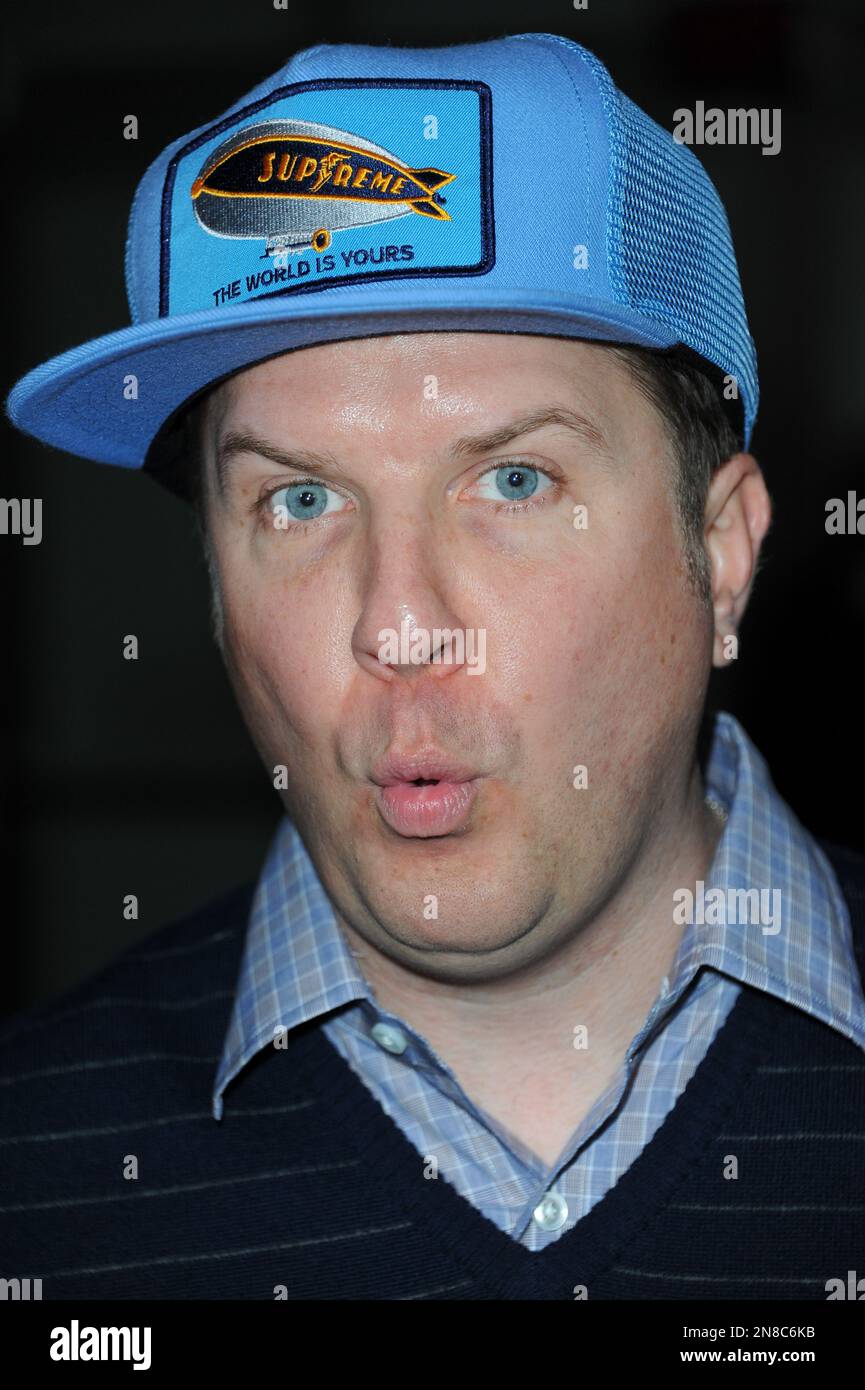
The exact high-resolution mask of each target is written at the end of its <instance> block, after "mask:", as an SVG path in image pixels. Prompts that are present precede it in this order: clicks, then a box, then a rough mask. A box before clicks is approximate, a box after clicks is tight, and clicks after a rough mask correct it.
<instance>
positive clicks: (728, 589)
mask: <svg viewBox="0 0 865 1390" xmlns="http://www.w3.org/2000/svg"><path fill="white" fill-rule="evenodd" d="M705 515H706V520H705V530H704V537H705V543H706V551H707V554H708V555H709V559H710V562H711V569H712V606H713V610H714V616H715V643H714V651H713V655H712V664H713V665H714V666H727V665H728V664H729V661H730V650H729V649H730V645H731V644H730V642H729V640H728V639H729V638H731V637H736V636H737V635H738V629H739V624H740V623H741V621H742V616H743V614H744V612H745V609H746V607H747V605H748V598H749V596H750V593H751V585H752V584H753V582H754V575H755V574H756V571H757V560H758V558H759V555H760V547H761V546H762V544H763V537H764V536H765V535H766V532H767V531H768V529H769V525H770V523H771V520H772V502H771V499H770V497H769V493H768V490H767V488H766V484H765V481H764V479H763V474H762V472H761V470H760V465H759V464H758V462H757V460H756V459H755V458H754V456H753V454H734V456H733V457H732V458H730V459H728V460H727V462H726V463H725V464H723V465H722V466H721V468H719V469H718V471H717V473H716V474H715V476H714V478H713V479H712V482H711V484H710V487H709V493H708V496H707V498H706V514H705ZM734 645H735V644H734Z"/></svg>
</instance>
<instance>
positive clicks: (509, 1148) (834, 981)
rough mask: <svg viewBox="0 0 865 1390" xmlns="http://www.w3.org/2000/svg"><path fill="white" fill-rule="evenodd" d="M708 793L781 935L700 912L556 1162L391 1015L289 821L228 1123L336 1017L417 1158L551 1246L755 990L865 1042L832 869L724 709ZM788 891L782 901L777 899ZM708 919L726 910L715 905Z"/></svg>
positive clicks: (518, 1234) (617, 1172)
mask: <svg viewBox="0 0 865 1390" xmlns="http://www.w3.org/2000/svg"><path fill="white" fill-rule="evenodd" d="M706 795H707V797H708V798H711V799H712V800H713V801H714V802H715V803H717V805H718V806H719V807H720V808H721V810H722V811H723V812H724V813H725V814H726V822H725V825H724V829H723V833H722V836H721V839H720V842H719V844H718V847H717V851H716V854H715V858H714V860H713V863H712V868H711V871H710V874H709V876H708V877H707V879H706V880H705V890H704V891H705V893H706V894H709V891H710V890H711V889H718V888H720V889H722V890H724V891H725V892H726V891H727V890H729V889H744V890H749V889H750V890H753V889H755V888H756V889H765V890H768V897H767V898H766V899H765V901H766V903H767V904H772V903H773V902H780V905H781V915H780V923H781V929H780V931H777V932H775V931H774V930H772V929H769V930H765V931H764V929H763V926H762V925H754V924H753V920H752V921H751V922H750V923H748V924H745V925H739V926H735V925H727V926H720V927H719V926H712V925H705V924H703V925H701V924H700V917H699V914H697V913H694V914H693V916H694V919H695V920H694V922H693V923H688V924H687V925H685V926H684V927H683V932H682V938H681V941H680V944H679V949H678V952H677V954H676V958H675V961H674V964H673V968H672V970H671V973H670V975H669V977H666V978H665V979H664V980H663V981H662V982H661V983H660V992H659V994H658V997H657V999H656V1001H655V1003H654V1005H653V1006H652V1009H651V1010H650V1012H649V1015H648V1017H647V1018H646V1021H645V1023H644V1024H643V1026H642V1028H641V1029H640V1031H639V1032H638V1033H637V1035H636V1037H635V1038H634V1039H633V1040H632V1042H631V1044H630V1046H629V1047H628V1049H627V1053H626V1056H625V1060H624V1062H623V1065H622V1067H621V1068H620V1070H619V1073H618V1075H617V1076H616V1077H615V1079H614V1080H613V1081H612V1082H611V1084H610V1085H609V1087H608V1088H607V1089H606V1091H605V1092H604V1093H603V1095H601V1096H600V1097H599V1098H598V1100H597V1101H596V1103H595V1104H594V1105H593V1107H592V1109H591V1111H590V1112H589V1114H588V1115H587V1116H586V1117H585V1119H584V1120H583V1121H582V1123H581V1124H580V1125H579V1126H578V1128H577V1129H576V1131H575V1132H574V1134H573V1135H572V1136H571V1138H570V1140H569V1141H568V1143H567V1144H566V1145H565V1148H564V1149H563V1151H562V1153H561V1154H560V1156H559V1158H558V1159H557V1161H556V1162H555V1163H554V1164H553V1165H552V1167H549V1168H548V1167H546V1165H545V1164H543V1163H541V1162H540V1160H539V1159H538V1158H537V1157H536V1156H535V1155H533V1154H532V1153H531V1152H529V1151H528V1150H527V1149H526V1148H525V1147H523V1146H522V1145H520V1144H519V1142H518V1141H516V1140H515V1139H514V1137H513V1136H511V1135H509V1134H507V1133H505V1132H504V1131H503V1130H502V1129H501V1127H500V1126H498V1125H497V1124H496V1122H495V1121H494V1120H493V1119H492V1118H491V1117H490V1116H489V1115H486V1114H485V1113H484V1112H483V1111H481V1110H479V1109H478V1107H477V1106H476V1105H474V1104H473V1103H472V1101H471V1100H470V1099H469V1097H468V1096H467V1095H466V1094H465V1092H464V1091H463V1089H462V1088H461V1086H460V1085H459V1083H458V1082H457V1080H456V1078H455V1077H454V1075H453V1073H452V1072H451V1070H450V1068H449V1067H448V1066H447V1065H446V1064H445V1063H444V1062H442V1061H441V1060H440V1059H439V1057H438V1056H437V1055H436V1053H435V1052H434V1051H433V1049H432V1048H431V1047H430V1045H429V1044H428V1043H427V1042H426V1040H425V1039H424V1038H423V1037H422V1036H421V1035H420V1034H419V1033H417V1032H416V1031H415V1030H414V1029H413V1028H412V1027H411V1026H410V1024H408V1023H407V1022H406V1021H405V1019H402V1018H398V1017H395V1016H394V1015H392V1014H388V1013H385V1012H382V1010H381V1009H379V1008H378V1006H377V1004H376V1001H375V996H374V994H373V992H372V989H371V988H370V986H369V985H368V984H367V982H366V980H365V979H364V977H363V975H362V974H361V973H360V971H359V969H358V966H357V964H356V961H355V958H354V956H353V954H352V952H351V951H350V949H349V947H348V945H347V943H346V941H345V939H344V938H343V936H342V933H341V932H340V930H339V928H338V927H337V924H336V921H335V919H334V916H333V911H332V908H331V905H330V901H329V899H328V897H327V895H326V893H325V891H324V889H323V887H322V885H321V883H320V881H319V878H318V875H317V874H316V872H315V869H314V867H313V865H312V862H311V860H310V858H309V856H308V854H307V852H306V850H305V848H304V846H303V843H302V841H301V839H300V836H299V835H298V833H297V831H296V829H295V828H294V826H293V824H292V823H291V822H290V821H289V820H288V819H287V818H284V819H283V820H282V821H281V822H280V824H279V827H278V829H277V832H276V834H275V837H274V840H273V843H272V845H271V848H270V851H269V854H268V857H267V860H266V863H265V865H264V869H263V871H262V874H261V877H260V878H259V881H258V884H257V888H256V892H255V897H254V900H253V904H252V909H251V915H250V922H249V930H248V934H247V939H246V943H245V947H244V955H243V960H242V964H241V971H240V976H239V982H238V989H237V993H236V996H235V1001H234V1008H233V1012H232V1017H231V1021H230V1024H229V1028H228V1032H227V1035H226V1039H225V1047H224V1050H223V1054H222V1059H221V1061H220V1064H219V1068H218V1070H217V1074H216V1080H215V1083H214V1091H213V1113H214V1116H215V1117H216V1118H217V1119H219V1118H220V1117H221V1114H222V1095H223V1091H224V1090H225V1088H226V1086H227V1085H228V1083H229V1082H230V1081H231V1079H232V1078H233V1077H234V1076H236V1075H237V1074H238V1072H240V1071H241V1069H242V1068H243V1067H244V1066H245V1065H246V1063H247V1062H248V1061H249V1060H250V1059H251V1058H252V1057H254V1056H255V1055H256V1053H258V1052H259V1051H260V1050H261V1049H262V1048H264V1047H272V1046H273V1045H274V1037H275V1036H277V1035H278V1034H279V1032H280V1030H287V1032H289V1033H290V1031H291V1030H292V1029H293V1028H296V1027H297V1026H298V1025H299V1024H301V1023H306V1022H308V1021H310V1020H311V1019H316V1018H321V1019H325V1020H326V1021H325V1022H323V1024H322V1027H323V1029H324V1032H325V1034H326V1035H327V1037H328V1039H329V1040H330V1041H331V1043H332V1044H333V1045H334V1046H335V1047H336V1048H337V1050H338V1051H339V1052H340V1054H341V1055H342V1056H343V1058H344V1059H345V1060H346V1062H347V1063H348V1064H349V1065H350V1066H351V1067H352V1068H353V1070H354V1071H355V1072H356V1073H357V1074H358V1075H359V1076H360V1077H361V1078H362V1080H363V1081H364V1082H365V1084H366V1085H367V1086H368V1088H369V1090H370V1091H371V1092H372V1094H373V1095H374V1096H375V1097H376V1099H377V1100H378V1101H379V1103H380V1104H381V1105H382V1107H383V1108H384V1110H385V1111H386V1112H387V1113H388V1114H389V1115H390V1116H391V1117H392V1118H393V1120H394V1121H395V1122H396V1124H398V1125H399V1126H400V1128H401V1129H402V1130H403V1132H404V1133H405V1134H406V1136H407V1137H408V1138H409V1139H410V1140H411V1142H412V1143H413V1144H414V1145H415V1147H416V1148H417V1149H418V1151H419V1153H420V1154H421V1155H422V1156H424V1157H425V1158H426V1157H428V1156H431V1155H434V1156H435V1158H436V1160H437V1163H438V1174H439V1177H440V1178H443V1179H445V1180H446V1181H448V1182H450V1183H451V1184H452V1185H453V1186H454V1187H455V1188H456V1189H457V1190H458V1191H459V1192H460V1193H461V1194H462V1196H464V1197H465V1198H466V1199H467V1200H468V1201H469V1202H471V1203H472V1204H473V1205H474V1206H475V1207H477V1208H478V1209H479V1210H480V1211H481V1212H483V1213H484V1215H486V1216H487V1217H488V1218H489V1219H490V1220H491V1221H493V1222H495V1224H496V1225H497V1226H498V1227H499V1228H500V1229H501V1230H502V1231H504V1232H505V1233H506V1234H508V1235H510V1236H512V1237H513V1239H514V1240H517V1241H519V1242H520V1243H521V1244H522V1245H524V1246H525V1247H526V1248H527V1249H529V1250H532V1251H538V1250H542V1249H544V1248H545V1246H547V1245H548V1244H550V1242H551V1241H554V1240H557V1239H559V1237H560V1236H562V1235H563V1234H564V1233H565V1232H566V1231H568V1230H570V1229H571V1228H572V1227H573V1226H574V1225H575V1224H576V1222H578V1221H579V1220H580V1219H581V1218H582V1217H583V1216H585V1215H586V1213H587V1212H588V1211H590V1210H591V1208H592V1207H593V1206H594V1205H595V1203H596V1202H598V1201H599V1200H600V1199H601V1197H603V1196H604V1194H605V1193H606V1192H607V1191H608V1190H609V1189H610V1188H611V1187H612V1186H613V1184H614V1183H615V1182H616V1181H617V1180H618V1179H619V1178H620V1177H621V1176H622V1174H623V1173H624V1172H625V1171H626V1170H627V1169H628V1168H629V1167H630V1165H631V1164H632V1163H633V1162H634V1160H635V1159H636V1158H637V1157H639V1155H640V1153H641V1152H642V1151H643V1149H644V1148H645V1147H646V1145H647V1144H648V1142H649V1140H650V1139H651V1138H652V1136H653V1135H654V1133H655V1131H656V1130H657V1129H658V1127H659V1125H660V1124H661V1122H662V1121H663V1120H664V1119H665V1117H666V1116H667V1114H668V1113H669V1111H670V1110H671V1109H672V1107H673V1105H674V1104H675V1102H676V1100H677V1099H678V1097H679V1096H680V1095H681V1094H682V1092H683V1090H684V1089H685V1086H686V1085H687V1084H688V1081H689V1080H690V1078H691V1077H692V1076H693V1074H694V1072H695V1070H696V1069H697V1067H698V1066H699V1064H700V1062H701V1061H702V1060H703V1058H704V1056H705V1055H706V1052H707V1050H708V1048H709V1046H710V1044H711V1043H712V1041H713V1039H714V1038H715V1036H716V1034H717V1033H718V1030H719V1029H720V1027H721V1024H722V1023H723V1022H724V1020H725V1018H726V1017H727V1015H728V1013H729V1012H730V1009H731V1008H732V1007H733V1005H734V1003H735V1002H736V999H737V997H738V995H739V993H740V992H741V987H742V982H744V983H747V984H749V985H752V986H754V987H755V988H756V989H759V990H764V991H765V992H766V993H768V994H772V995H775V996H776V997H777V998H778V999H782V1000H784V1001H786V1002H787V1003H788V1004H792V1005H794V1006H796V1007H797V1008H800V1009H803V1010H805V1012H806V1013H808V1014H811V1015H812V1016H813V1017H815V1018H818V1019H821V1020H822V1021H823V1022H824V1023H827V1024H828V1025H829V1026H830V1027H832V1028H835V1029H837V1030H838V1031H839V1032H840V1033H843V1034H844V1035H845V1036H846V1037H848V1038H851V1039H852V1040H853V1041H854V1042H856V1043H857V1044H858V1045H859V1046H860V1047H862V1048H863V1049H865V998H863V994H862V988H861V984H860V979H859V972H858V969H857V966H856V961H855V957H854V954H853V948H852V937H851V929H850V919H849V914H848V911H847V907H846V904H845V902H844V899H843V897H842V896H841V892H840V889H839V887H838V883H837V880H836V878H835V874H834V871H833V869H832V867H831V865H830V864H829V861H828V860H827V858H826V856H825V854H824V853H823V851H822V850H821V849H820V848H819V846H818V845H817V844H816V842H815V841H814V839H813V837H812V836H811V835H809V834H808V832H807V831H806V830H804V829H803V827H802V826H801V825H800V823H799V822H798V820H797V819H796V817H795V816H794V815H793V812H792V811H791V810H790V808H789V807H788V806H787V805H786V803H785V802H784V801H782V800H781V798H780V796H779V795H778V793H777V791H776V790H775V788H774V786H773V784H772V781H771V778H770V776H769V770H768V768H767V766H766V763H765V760H764V759H763V758H762V756H761V755H760V753H759V752H758V751H757V749H756V748H755V746H754V744H753V743H752V742H751V741H750V739H749V738H748V736H747V734H746V733H745V731H744V729H743V728H742V726H741V725H740V724H739V723H738V721H737V720H736V719H734V718H733V716H732V715H730V714H725V713H721V714H719V715H718V716H717V719H716V724H715V737H714V740H713V744H712V748H711V752H710V755H709V761H708V767H707V775H706ZM776 890H777V892H778V893H779V894H780V899H773V897H772V893H773V892H774V891H776ZM704 915H705V916H706V917H709V918H710V920H711V913H710V912H709V911H706V913H705V914H704ZM765 921H766V919H765V917H764V918H761V922H765ZM702 967H705V968H702ZM695 976H698V978H697V979H696V982H695V983H694V987H693V989H690V988H689V987H690V986H691V984H692V982H694V981H695ZM383 1025H384V1027H383ZM373 1029H375V1030H376V1033H377V1035H378V1038H379V1041H376V1037H375V1036H373V1032H372V1030H373ZM395 1047H396V1048H402V1049H403V1050H401V1051H395V1050H394V1048H395Z"/></svg>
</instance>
